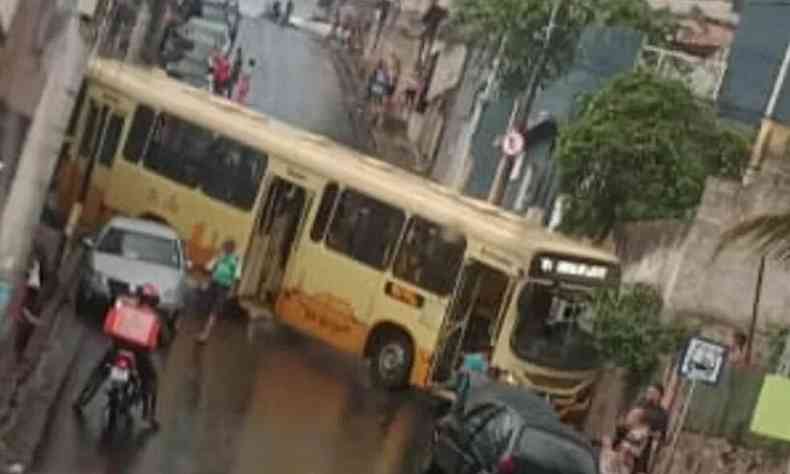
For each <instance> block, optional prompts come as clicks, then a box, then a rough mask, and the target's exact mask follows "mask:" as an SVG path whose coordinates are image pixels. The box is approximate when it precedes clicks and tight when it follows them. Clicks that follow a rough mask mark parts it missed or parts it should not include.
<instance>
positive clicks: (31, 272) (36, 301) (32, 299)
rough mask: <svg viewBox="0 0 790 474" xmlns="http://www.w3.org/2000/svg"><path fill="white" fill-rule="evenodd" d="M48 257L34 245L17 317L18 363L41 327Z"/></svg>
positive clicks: (39, 247) (16, 350)
mask: <svg viewBox="0 0 790 474" xmlns="http://www.w3.org/2000/svg"><path fill="white" fill-rule="evenodd" d="M46 267H47V261H46V255H45V253H44V249H43V248H42V247H41V246H40V245H38V244H35V243H34V244H33V251H32V253H31V255H30V261H29V263H28V275H27V286H26V287H25V296H24V300H23V302H22V307H21V308H20V311H19V313H17V315H16V337H15V340H14V350H15V352H16V356H17V361H21V360H22V358H23V356H24V354H25V349H26V348H27V344H28V342H29V341H30V338H31V336H32V335H33V331H34V330H35V329H36V327H37V326H40V325H41V320H40V319H38V316H39V315H40V314H41V299H42V295H41V289H42V288H43V286H44V282H45V278H46Z"/></svg>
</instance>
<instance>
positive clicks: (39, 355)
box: [0, 229, 85, 473]
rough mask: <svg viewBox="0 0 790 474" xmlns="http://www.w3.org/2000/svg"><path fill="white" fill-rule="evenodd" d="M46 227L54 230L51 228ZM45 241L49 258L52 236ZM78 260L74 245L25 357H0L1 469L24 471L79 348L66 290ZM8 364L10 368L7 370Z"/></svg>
mask: <svg viewBox="0 0 790 474" xmlns="http://www.w3.org/2000/svg"><path fill="white" fill-rule="evenodd" d="M49 232H50V233H52V235H56V234H57V232H56V231H53V230H51V229H50V230H49ZM53 232H54V233H53ZM50 238H51V237H50ZM47 244H48V245H47V247H48V250H50V253H49V254H48V255H49V256H50V258H52V257H51V255H53V254H52V252H51V249H52V248H53V242H52V241H51V240H49V241H48V242H47ZM54 245H57V243H54ZM81 261H82V250H81V249H79V248H78V249H76V250H75V251H74V252H72V253H71V255H69V256H68V257H67V259H66V262H65V263H64V265H62V266H61V267H60V268H59V269H58V270H57V283H56V288H55V290H54V291H53V293H52V296H51V298H50V299H49V300H48V301H47V303H46V304H45V305H44V309H43V310H42V314H41V319H42V320H43V321H44V323H45V325H44V326H42V327H39V328H37V329H36V331H35V333H34V334H33V337H32V338H31V340H30V342H29V344H28V347H27V351H26V357H25V359H26V360H25V362H24V363H22V364H19V365H16V366H13V365H11V366H10V365H8V361H7V360H4V361H0V364H3V365H2V366H1V367H2V369H1V370H3V371H4V373H3V385H2V386H0V472H5V471H4V470H6V471H8V472H15V473H19V472H24V468H25V467H26V466H29V465H30V463H31V462H32V460H33V455H34V453H35V450H36V448H37V447H38V445H39V443H40V441H41V439H42V437H43V434H44V431H45V429H46V425H47V421H48V419H49V416H50V411H51V408H52V406H53V404H54V402H55V401H56V400H57V398H58V396H59V395H60V389H61V387H62V386H63V383H64V382H65V380H66V378H67V375H68V373H69V371H70V369H71V364H72V362H73V360H74V358H75V356H76V355H77V352H78V351H79V347H80V345H81V343H82V339H83V337H84V331H85V328H84V326H83V325H82V324H79V322H78V321H77V318H76V316H75V313H74V310H73V304H72V302H71V295H72V294H73V290H74V288H75V286H76V283H77V278H75V275H76V272H77V271H78V269H79V265H80V263H81ZM11 352H12V351H11ZM11 367H13V370H6V369H9V368H11ZM20 469H21V470H20Z"/></svg>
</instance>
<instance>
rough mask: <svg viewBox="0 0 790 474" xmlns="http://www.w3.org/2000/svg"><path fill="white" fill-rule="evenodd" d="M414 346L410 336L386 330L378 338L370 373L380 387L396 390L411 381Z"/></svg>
mask: <svg viewBox="0 0 790 474" xmlns="http://www.w3.org/2000/svg"><path fill="white" fill-rule="evenodd" d="M413 361H414V348H413V346H412V343H411V340H410V339H409V337H408V336H407V335H405V334H403V333H400V332H389V331H388V332H386V333H384V334H382V335H381V336H380V337H378V338H377V340H376V344H375V347H374V348H373V353H372V354H371V358H370V375H371V378H372V379H373V383H374V384H376V385H377V386H379V387H383V388H387V389H390V390H396V389H401V388H404V387H406V386H407V385H408V383H409V375H410V374H411V367H412V363H413Z"/></svg>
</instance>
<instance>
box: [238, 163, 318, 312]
mask: <svg viewBox="0 0 790 474" xmlns="http://www.w3.org/2000/svg"><path fill="white" fill-rule="evenodd" d="M308 198H309V195H308V192H307V190H306V189H305V188H303V187H302V186H299V185H298V184H295V183H292V182H290V181H287V180H285V179H282V178H280V177H279V176H275V177H274V179H273V180H272V182H271V184H270V185H269V188H268V191H267V194H266V200H265V201H264V204H263V206H262V208H261V213H260V215H259V217H258V221H257V224H256V226H255V230H254V233H253V237H252V241H251V242H250V253H249V255H250V260H251V261H250V263H249V264H250V265H251V268H250V271H251V272H252V273H253V276H252V278H254V280H253V281H252V289H251V293H252V295H251V296H253V297H254V299H255V300H256V301H258V302H260V303H269V304H271V303H274V301H275V299H276V297H277V294H278V293H279V291H280V287H281V285H282V281H283V278H284V276H285V272H286V270H287V268H288V263H289V262H290V260H291V257H293V250H294V246H295V244H296V243H297V242H298V241H299V234H300V233H301V229H302V228H303V225H302V224H303V220H304V216H305V211H306V209H307V202H308Z"/></svg>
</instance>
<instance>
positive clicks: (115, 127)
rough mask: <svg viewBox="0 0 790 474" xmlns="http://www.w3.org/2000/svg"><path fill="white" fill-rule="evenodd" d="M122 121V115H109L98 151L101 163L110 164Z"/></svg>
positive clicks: (118, 138) (113, 157) (113, 156)
mask: <svg viewBox="0 0 790 474" xmlns="http://www.w3.org/2000/svg"><path fill="white" fill-rule="evenodd" d="M124 123H125V121H124V119H123V116H121V115H115V114H112V115H111V116H110V120H109V122H108V123H107V128H106V129H105V131H104V141H103V142H102V145H101V147H102V148H101V150H100V152H99V162H100V163H102V164H103V165H106V166H112V163H113V161H114V160H115V154H116V152H117V151H118V142H119V141H120V140H121V134H122V133H123V125H124Z"/></svg>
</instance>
